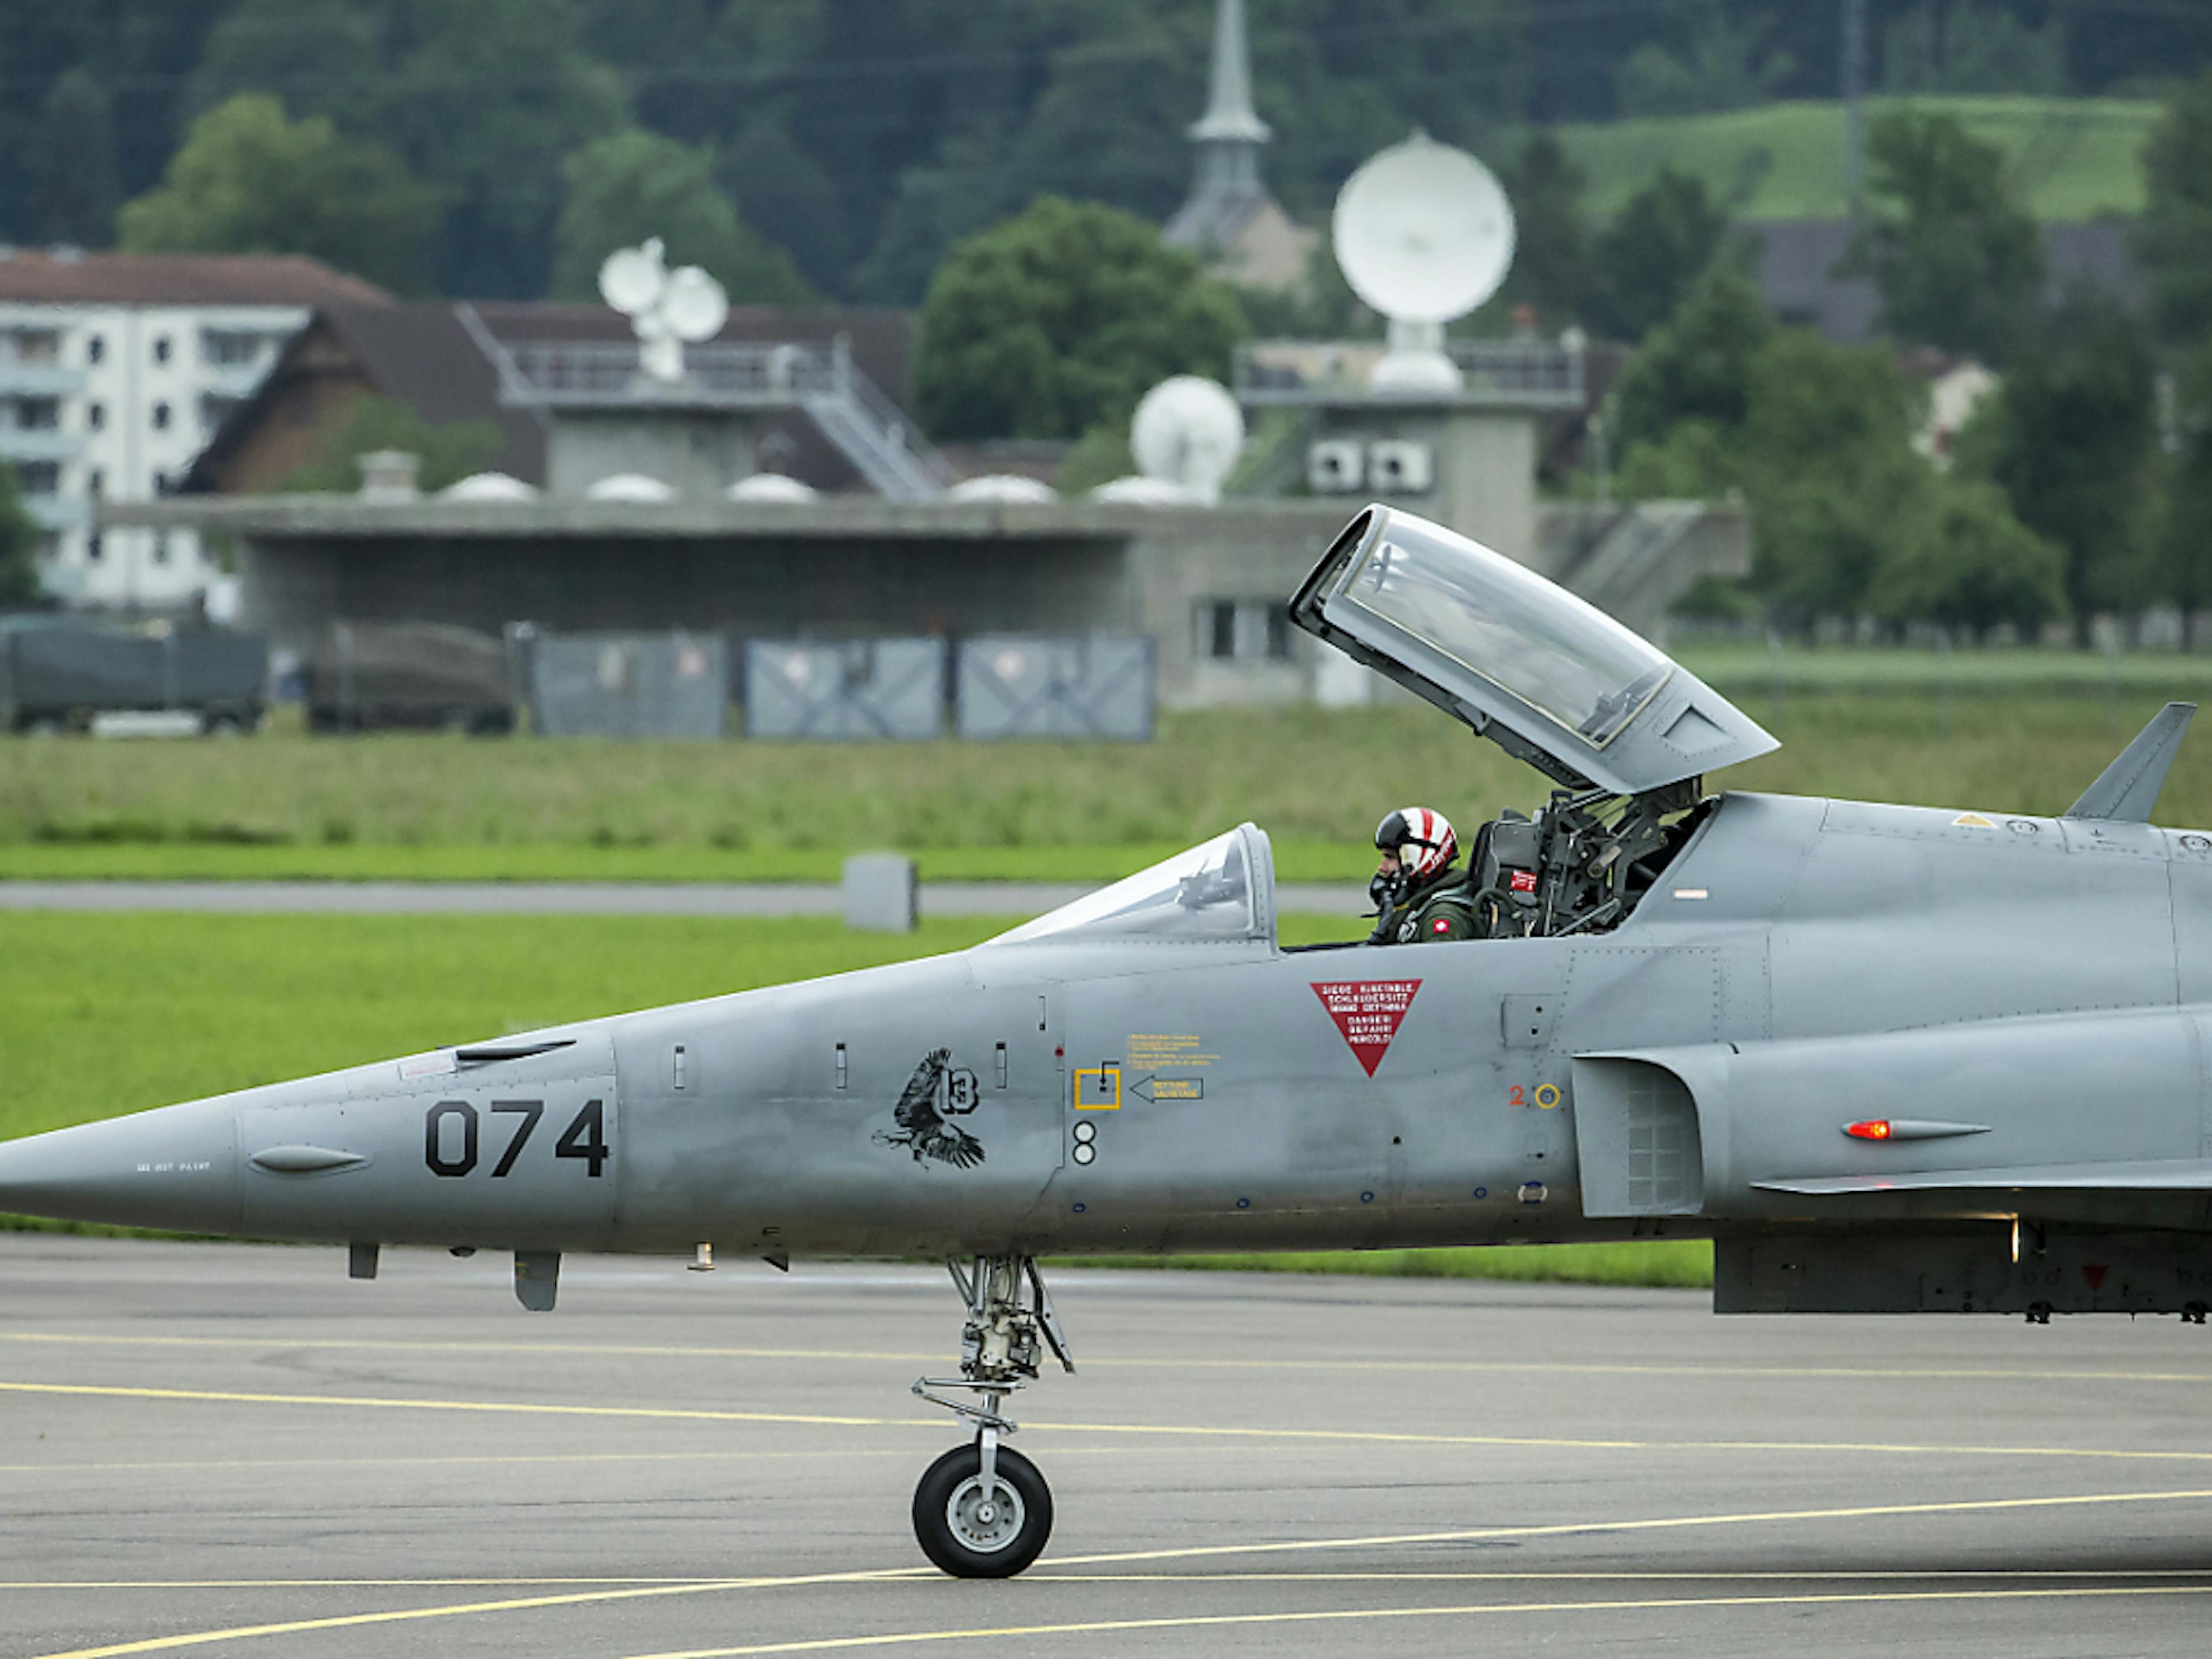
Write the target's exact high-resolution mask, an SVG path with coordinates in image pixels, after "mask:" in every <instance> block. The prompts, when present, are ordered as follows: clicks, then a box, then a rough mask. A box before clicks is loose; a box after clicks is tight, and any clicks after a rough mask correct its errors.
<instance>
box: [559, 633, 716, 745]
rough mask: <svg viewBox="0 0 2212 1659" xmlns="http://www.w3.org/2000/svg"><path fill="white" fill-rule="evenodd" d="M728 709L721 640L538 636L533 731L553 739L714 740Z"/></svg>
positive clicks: (666, 636) (690, 636) (703, 637)
mask: <svg viewBox="0 0 2212 1659" xmlns="http://www.w3.org/2000/svg"><path fill="white" fill-rule="evenodd" d="M728 709H729V661H728V647H727V645H726V642H725V641H723V639H722V637H721V636H720V635H718V634H541V635H538V638H537V640H536V641H535V642H534V643H533V645H532V648H531V653H530V725H531V730H532V731H533V732H538V734H540V735H541V736H544V737H554V738H719V737H720V736H721V735H722V729H723V724H724V720H725V718H726V715H727V714H728Z"/></svg>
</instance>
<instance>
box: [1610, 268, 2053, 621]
mask: <svg viewBox="0 0 2212 1659" xmlns="http://www.w3.org/2000/svg"><path fill="white" fill-rule="evenodd" d="M1924 402H1925V399H1924V395H1923V392H1922V389H1921V388H1920V387H1918V386H1916V385H1915V384H1913V383H1912V382H1911V381H1910V380H1907V379H1906V378H1905V375H1904V374H1903V373H1902V372H1901V371H1900V370H1899V368H1898V364H1897V360H1896V357H1895V355H1894V354H1893V352H1891V351H1890V350H1888V349H1886V348H1883V347H1880V346H1871V347H1853V346H1844V345H1838V344H1837V343H1833V342H1832V341H1829V340H1825V339H1823V338H1821V337H1820V336H1819V335H1817V334H1815V333H1814V332H1813V331H1810V330H1809V329H1795V328H1790V329H1785V328H1778V327H1777V326H1775V325H1774V322H1773V320H1772V319H1771V317H1770V316H1768V315H1767V313H1766V312H1765V307H1764V305H1763V303H1762V302H1761V301H1760V300H1759V295H1758V292H1757V290H1756V289H1753V287H1752V286H1751V285H1750V283H1748V282H1747V280H1746V279H1745V278H1744V277H1743V276H1742V275H1741V273H1740V272H1736V271H1734V270H1729V269H1728V268H1727V267H1726V266H1723V267H1721V268H1719V269H1717V270H1715V271H1714V272H1713V273H1712V274H1711V276H1708V277H1707V278H1706V280H1705V282H1703V283H1700V284H1699V288H1698V289H1697V290H1696V292H1695V293H1694V294H1693V295H1692V296H1691V298H1690V299H1689V300H1688V301H1685V303H1684V305H1683V307H1682V308H1681V310H1680V312H1678V313H1676V315H1675V316H1674V318H1673V319H1670V320H1669V321H1668V324H1667V325H1666V326H1665V327H1663V328H1661V329H1659V330H1657V331H1655V332H1654V333H1653V335H1652V337H1651V338H1650V342H1649V343H1647V344H1646V346H1645V348H1644V350H1643V351H1642V352H1640V353H1639V354H1638V357H1637V359H1636V361H1635V362H1633V363H1632V364H1631V366H1630V368H1629V370H1628V372H1627V374H1625V375H1624V376H1623V378H1622V380H1621V385H1620V391H1619V393H1618V396H1617V408H1618V411H1619V412H1618V415H1617V416H1616V421H1617V425H1618V428H1619V430H1620V434H1621V437H1622V441H1623V447H1624V452H1625V453H1624V456H1623V460H1622V465H1621V468H1620V489H1621V490H1622V492H1623V493H1624V494H1626V495H1631V496H1647V497H1648V496H1689V497H1700V496H1704V497H1710V496H1714V495H1721V494H1723V493H1725V492H1728V491H1730V490H1739V491H1741V493H1742V495H1743V496H1744V499H1745V500H1746V501H1747V503H1748V505H1749V507H1750V508H1751V520H1752V530H1753V544H1754V547H1755V556H1754V570H1753V579H1752V586H1753V591H1754V592H1756V593H1757V594H1758V596H1759V598H1760V599H1762V600H1764V601H1765V604H1766V605H1768V606H1770V607H1771V609H1772V610H1773V611H1775V612H1777V613H1778V614H1779V615H1780V616H1782V617H1786V618H1788V619H1790V620H1792V621H1794V622H1796V623H1807V622H1809V621H1811V620H1812V619H1813V618H1815V617H1821V616H1858V615H1863V614H1875V615H1882V616H1887V617H1891V618H1892V619H1893V620H1906V619H1912V618H1920V617H1925V618H1929V619H1931V620H1936V621H1942V622H1945V623H1948V624H1950V625H1954V626H1967V627H1972V628H1976V629H1983V628H1987V627H1989V626H1990V625H1992V624H1993V623H1996V622H2014V623H2021V624H2022V625H2032V624H2033V623H2037V622H2039V621H2041V620H2043V619H2044V617H2046V616H2050V615H2060V614H2063V611H2064V597H2063V586H2062V587H2061V588H2060V589H2059V591H2058V597H2057V599H2056V600H2055V601H2054V600H2052V599H2051V579H2052V578H2051V573H2052V572H2053V570H2055V569H2057V568H2059V567H2057V566H2054V565H2052V564H2051V559H2050V556H2049V555H2048V552H2047V549H2046V544H2045V543H2044V542H2043V541H2042V540H2041V539H2040V538H2037V537H2035V536H2034V535H2033V533H2032V532H2027V531H2025V530H2023V529H2022V528H2021V526H2020V525H2019V524H2018V522H2017V521H2016V520H2015V519H2014V518H2013V517H2012V515H2011V513H2010V511H2009V509H2008V508H2006V507H2003V506H2002V497H2001V496H2000V495H1998V494H1997V493H1996V492H1995V491H1993V490H1992V489H1990V488H1989V487H1988V486H1986V485H1983V484H1975V485H1968V486H1959V485H1954V484H1953V483H1950V482H1948V481H1947V480H1945V479H1944V478H1942V477H1940V476H1939V475H1938V474H1937V473H1936V471H1935V469H1934V468H1933V467H1931V466H1930V465H1929V464H1928V463H1927V461H1926V460H1925V459H1923V458H1922V457H1921V456H1920V455H1919V454H1918V453H1917V452H1916V451H1915V450H1914V448H1913V447H1912V439H1913V435H1914V434H1915V432H1916V431H1917V428H1918V427H1919V425H1920V422H1921V421H1922V418H1923V414H1924ZM1962 488H1963V489H1964V491H1965V495H1966V499H1964V500H1961V499H1960V491H1961V489H1962ZM1993 504H1994V505H1993Z"/></svg>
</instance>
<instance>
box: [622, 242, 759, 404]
mask: <svg viewBox="0 0 2212 1659" xmlns="http://www.w3.org/2000/svg"><path fill="white" fill-rule="evenodd" d="M599 296H600V297H601V298H602V299H604V300H605V301H606V302H607V303H608V304H609V305H611V306H612V307H614V308H615V309H616V310H617V311H619V312H621V313H623V315H625V316H627V317H628V318H629V325H630V328H631V329H632V331H634V332H635V334H636V335H637V362H638V367H639V368H642V369H643V370H644V371H645V372H646V373H647V374H649V375H651V376H652V377H653V379H654V380H662V381H666V382H671V383H672V382H675V381H678V380H682V379H683V378H684V347H685V346H686V345H687V344H690V345H696V344H697V343H699V342H700V341H702V340H711V339H713V338H714V336H715V335H717V334H719V333H720V332H721V329H722V325H723V324H724V323H725V322H726V321H727V320H728V319H729V315H730V300H729V296H728V295H726V294H725V293H724V292H723V290H722V285H721V284H720V283H718V282H716V281H715V280H714V278H713V277H712V276H708V274H707V273H706V272H705V271H703V270H701V269H700V268H699V267H698V266H696V265H684V266H682V267H680V268H679V269H678V270H669V269H668V263H667V259H666V258H665V251H664V249H663V246H662V244H661V240H660V238H659V237H658V236H655V237H653V238H651V239H650V240H647V242H646V243H645V245H644V246H641V247H625V248H617V250H616V251H615V252H612V253H610V254H609V255H607V257H606V260H605V263H604V264H601V265H600V266H599Z"/></svg>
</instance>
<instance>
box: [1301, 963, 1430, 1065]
mask: <svg viewBox="0 0 2212 1659" xmlns="http://www.w3.org/2000/svg"><path fill="white" fill-rule="evenodd" d="M1313 988H1314V994H1315V995H1316V996H1317V997H1319V998H1320V999H1321V1006H1322V1007H1324V1008H1326V1009H1328V1017H1329V1018H1331V1019H1333V1020H1334V1021H1335V1022H1336V1029H1337V1030H1340V1031H1341V1032H1343V1033H1344V1040H1345V1041H1346V1042H1347V1043H1349V1044H1351V1045H1352V1054H1353V1055H1354V1056H1355V1057H1356V1058H1357V1059H1358V1061H1359V1063H1360V1065H1361V1066H1364V1067H1365V1068H1366V1071H1367V1075H1368V1076H1370V1077H1373V1076H1374V1075H1375V1068H1376V1066H1380V1065H1381V1064H1382V1063H1383V1055H1384V1054H1387V1053H1388V1052H1389V1048H1390V1039H1391V1038H1393V1037H1395V1036H1397V1035H1398V1026H1399V1024H1400V1023H1401V1021H1402V1020H1404V1018H1406V1010H1407V1009H1408V1008H1410V1007H1412V1006H1413V993H1414V992H1416V991H1418V990H1419V989H1420V988H1421V981H1419V980H1417V979H1372V980H1344V981H1337V982H1334V983H1331V984H1316V985H1315V986H1314V987H1313Z"/></svg>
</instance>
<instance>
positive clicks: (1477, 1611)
mask: <svg viewBox="0 0 2212 1659" xmlns="http://www.w3.org/2000/svg"><path fill="white" fill-rule="evenodd" d="M2152 1595H2212V1585H2200V1584H2143V1585H2136V1586H2131V1587H2128V1588H2124V1589H2122V1588H2114V1589H2095V1588H2090V1587H2087V1586H2079V1587H2075V1588H2069V1589H1971V1590H1867V1591H1861V1592H1854V1593H1837V1594H1831V1595H1699V1596H1662V1597H1653V1598H1650V1599H1649V1600H1643V1601H1477V1602H1473V1603H1470V1604H1468V1605H1467V1606H1464V1607H1333V1608H1329V1609H1328V1610H1327V1611H1324V1612H1318V1613H1192V1614H1188V1615H1185V1616H1183V1617H1180V1618H1158V1619H1096V1620H1085V1621H1083V1622H1081V1623H1077V1624H1066V1625H997V1626H980V1627H978V1628H975V1629H972V1630H929V1631H901V1632H895V1633H892V1634H888V1635H882V1636H830V1637H817V1638H814V1639H812V1640H810V1641H800V1642H762V1643H755V1644H750V1645H747V1646H744V1647H738V1648H680V1649H675V1650H670V1651H667V1652H665V1653H653V1654H640V1655H638V1656H635V1659H750V1656H755V1655H762V1654H771V1653H832V1652H839V1651H848V1652H849V1651H851V1650H854V1649H859V1648H897V1647H915V1646H919V1645H921V1644H924V1643H933V1642H975V1641H984V1640H988V1639H989V1638H994V1637H1012V1636H1091V1635H1106V1634H1114V1633H1124V1632H1130V1631H1140V1630H1218V1629H1225V1628H1229V1627H1231V1626H1240V1625H1242V1626H1254V1625H1317V1624H1346V1623H1350V1622H1352V1621H1354V1620H1366V1619H1474V1618H1480V1617H1483V1616H1485V1615H1495V1614H1499V1613H1655V1612H1664V1611H1667V1610H1668V1609H1676V1608H1680V1609H1686V1608H1696V1607H1845V1606H1865V1605H1868V1604H1870V1603H1877V1604H1878V1603H1891V1604H1895V1603H1901V1602H1926V1601H2063V1600H2081V1601H2087V1600H2090V1599H2093V1598H2111V1597H2118V1596H2152Z"/></svg>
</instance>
